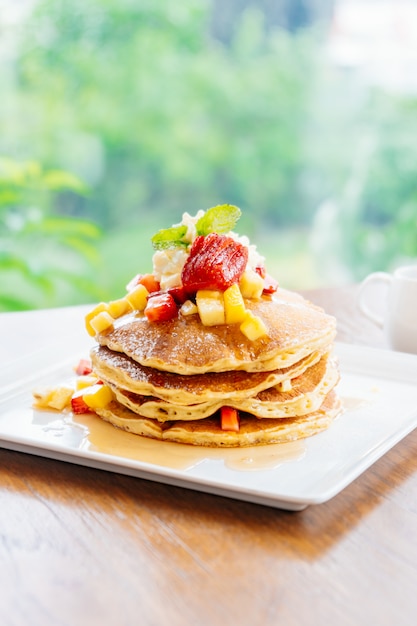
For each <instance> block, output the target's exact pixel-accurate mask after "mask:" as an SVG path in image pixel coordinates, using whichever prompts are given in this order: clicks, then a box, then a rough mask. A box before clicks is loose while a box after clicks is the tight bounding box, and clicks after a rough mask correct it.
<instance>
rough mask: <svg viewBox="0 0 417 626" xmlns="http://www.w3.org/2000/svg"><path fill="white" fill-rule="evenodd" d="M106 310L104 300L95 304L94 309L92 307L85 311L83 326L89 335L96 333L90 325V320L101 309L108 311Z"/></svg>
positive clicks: (100, 311)
mask: <svg viewBox="0 0 417 626" xmlns="http://www.w3.org/2000/svg"><path fill="white" fill-rule="evenodd" d="M108 310H109V307H108V304H106V303H105V302H100V303H99V304H97V306H95V307H94V309H92V311H90V312H89V313H87V315H86V316H85V327H86V329H87V332H88V334H89V335H91V336H92V337H94V335H95V334H96V331H95V330H94V328H93V327H92V326H91V320H92V319H94V318H95V317H96V316H97V315H98V314H99V313H102V312H103V311H107V312H108Z"/></svg>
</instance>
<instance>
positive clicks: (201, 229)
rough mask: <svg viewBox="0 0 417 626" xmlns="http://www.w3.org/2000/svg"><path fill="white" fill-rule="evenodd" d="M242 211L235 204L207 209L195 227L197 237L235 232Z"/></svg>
mask: <svg viewBox="0 0 417 626" xmlns="http://www.w3.org/2000/svg"><path fill="white" fill-rule="evenodd" d="M241 215H242V211H241V210H240V209H239V208H238V207H237V206H234V205H233V204H219V205H217V206H213V207H211V209H207V211H206V212H205V213H204V215H203V216H202V217H200V219H199V220H198V222H197V224H196V225H195V227H196V231H197V235H209V234H210V233H219V235H222V234H224V233H228V232H229V231H231V230H233V228H234V227H235V224H236V222H237V221H238V219H239V218H240V216H241Z"/></svg>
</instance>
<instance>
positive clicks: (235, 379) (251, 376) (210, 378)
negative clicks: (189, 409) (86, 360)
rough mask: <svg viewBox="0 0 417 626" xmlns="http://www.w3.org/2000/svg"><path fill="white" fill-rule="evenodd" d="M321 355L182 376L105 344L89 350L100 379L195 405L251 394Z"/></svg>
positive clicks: (299, 370)
mask: <svg viewBox="0 0 417 626" xmlns="http://www.w3.org/2000/svg"><path fill="white" fill-rule="evenodd" d="M321 357H322V355H321V353H320V352H313V353H311V354H309V355H308V356H306V357H304V358H303V359H301V361H299V362H297V363H295V364H294V365H292V366H291V367H285V368H282V369H278V370H273V371H272V372H253V373H248V372H245V371H243V370H238V371H235V370H232V371H229V372H218V373H216V372H212V373H208V374H194V375H193V376H185V375H181V374H172V373H170V372H165V371H160V370H157V369H155V368H151V367H143V366H142V365H140V364H139V363H137V362H136V361H133V359H131V358H130V357H128V356H126V355H125V354H122V353H120V352H114V351H112V350H109V349H108V348H107V347H105V346H96V347H94V348H93V349H92V350H91V362H92V366H93V368H94V371H95V373H96V374H97V376H98V377H99V378H101V380H103V381H105V382H107V383H109V384H111V385H112V386H113V387H116V388H118V389H120V390H124V391H130V392H131V393H134V394H137V395H142V396H153V397H155V398H160V399H161V400H166V401H167V402H171V403H178V404H182V405H187V404H188V405H195V404H196V403H200V402H206V401H208V400H211V401H213V400H214V401H216V400H221V399H224V398H226V397H227V398H230V399H232V398H233V399H237V398H247V397H248V396H254V395H256V394H257V393H259V392H261V391H263V390H264V389H268V388H269V387H272V386H274V385H277V384H279V383H281V382H284V381H288V380H291V379H292V378H295V377H297V376H300V375H301V374H303V372H305V371H306V370H307V368H309V367H311V366H312V365H314V364H315V363H317V362H318V361H319V360H320V359H321Z"/></svg>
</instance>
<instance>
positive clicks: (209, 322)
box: [196, 289, 225, 326]
mask: <svg viewBox="0 0 417 626" xmlns="http://www.w3.org/2000/svg"><path fill="white" fill-rule="evenodd" d="M196 303H197V309H198V313H199V315H200V319H201V322H202V324H203V325H204V326H217V325H218V324H224V323H225V315H224V300H223V293H222V292H221V291H215V290H209V289H201V290H200V291H197V295H196Z"/></svg>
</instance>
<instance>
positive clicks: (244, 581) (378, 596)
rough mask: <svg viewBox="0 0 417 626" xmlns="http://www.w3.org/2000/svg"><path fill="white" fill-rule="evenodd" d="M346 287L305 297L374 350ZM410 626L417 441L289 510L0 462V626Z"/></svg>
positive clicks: (6, 459) (87, 472)
mask: <svg viewBox="0 0 417 626" xmlns="http://www.w3.org/2000/svg"><path fill="white" fill-rule="evenodd" d="M355 290H356V288H355V287H346V288H340V289H330V290H329V289H327V290H320V291H313V292H308V293H306V295H307V297H309V298H310V299H311V300H312V301H314V302H316V303H318V304H321V305H322V306H324V307H325V308H326V310H328V311H329V312H330V313H333V314H335V315H336V316H337V319H338V327H339V337H338V338H339V339H340V340H343V341H348V342H350V343H356V344H361V345H373V346H379V347H383V348H386V344H385V340H384V338H383V335H382V332H381V331H379V330H377V329H376V328H374V327H373V326H372V325H371V324H370V323H369V324H368V323H367V322H366V320H364V318H363V317H362V316H361V315H360V314H359V313H358V312H357V308H356V305H355ZM393 419H395V415H393ZM416 623H417V433H416V431H414V432H413V433H412V434H411V435H409V436H408V437H407V438H406V439H404V440H403V441H402V442H401V443H399V444H398V445H396V446H395V447H394V448H393V449H392V450H391V451H390V452H389V453H388V454H386V455H385V456H384V457H383V458H382V459H380V460H379V461H378V462H377V463H375V464H374V465H373V466H372V467H371V468H370V469H369V470H368V471H366V472H365V473H364V474H363V475H362V476H361V477H360V478H358V479H357V480H356V481H354V483H352V484H351V485H350V486H349V487H348V488H346V489H345V490H344V491H342V492H341V493H340V494H339V495H338V496H336V497H335V498H333V499H332V500H330V501H329V502H327V503H325V504H321V505H317V506H311V507H308V508H307V509H305V510H304V511H301V512H298V513H291V512H286V511H282V510H278V509H273V508H268V507H265V506H259V505H255V504H249V503H244V502H239V501H235V500H232V499H226V498H221V497H217V496H211V495H206V494H202V493H197V492H194V491H191V490H186V489H181V488H175V487H170V486H165V485H162V484H157V483H152V482H149V481H144V480H140V479H136V478H130V477H127V476H122V475H118V474H113V473H108V472H105V471H100V470H94V469H88V468H84V467H80V466H76V465H72V464H69V463H64V462H58V461H52V460H47V459H44V458H39V457H35V456H31V455H27V454H22V453H17V452H10V451H6V450H0V624H1V626H23V625H25V626H82V625H84V624H86V625H95V624H100V625H110V624H115V625H118V626H125V625H126V626H127V625H140V626H165V625H166V626H184V625H185V626H188V625H196V624H198V625H199V626H212V625H217V624H230V625H243V626H254V625H258V624H259V625H260V626H269V625H271V626H272V625H274V626H275V625H277V624H282V625H285V626H292V625H294V626H304V625H309V626H310V625H312V626H315V625H317V626H320V625H321V624H329V625H332V626H339V625H340V626H345V625H346V626H347V625H355V626H356V625H362V624H363V625H367V626H368V625H370V624H372V625H378V626H381V625H382V626H383V625H387V626H392V625H395V626H406V625H410V626H411V625H413V626H414V624H416Z"/></svg>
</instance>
